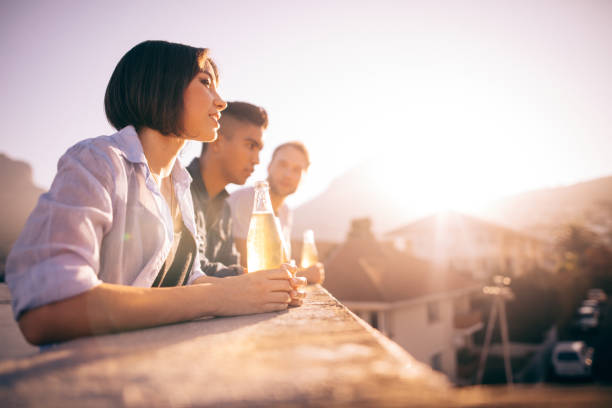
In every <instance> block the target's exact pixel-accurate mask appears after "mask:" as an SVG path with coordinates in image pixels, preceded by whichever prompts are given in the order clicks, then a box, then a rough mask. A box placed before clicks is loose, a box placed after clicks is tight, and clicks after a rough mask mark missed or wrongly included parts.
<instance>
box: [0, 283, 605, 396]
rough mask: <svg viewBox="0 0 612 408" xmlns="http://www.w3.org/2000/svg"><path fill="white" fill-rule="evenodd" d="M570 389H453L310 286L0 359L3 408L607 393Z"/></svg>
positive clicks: (339, 305)
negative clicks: (283, 298) (217, 313)
mask: <svg viewBox="0 0 612 408" xmlns="http://www.w3.org/2000/svg"><path fill="white" fill-rule="evenodd" d="M571 391H572V392H568V391H566V390H557V389H542V388H540V389H538V388H533V387H532V388H527V389H524V390H521V391H519V389H518V388H517V387H515V388H514V389H507V388H486V387H483V388H469V389H455V388H453V387H451V386H450V385H449V383H448V382H447V381H446V379H445V378H444V377H443V376H442V375H441V374H438V373H436V372H434V371H432V370H431V369H430V368H429V367H427V366H425V365H423V364H421V363H419V362H417V361H415V360H414V359H413V358H412V357H410V356H409V355H408V354H407V353H406V352H404V351H403V350H402V349H401V348H400V347H399V346H397V345H396V344H395V343H393V342H391V341H390V340H388V339H386V338H385V337H383V336H382V335H380V334H379V333H378V332H377V331H376V330H374V329H372V328H371V327H369V326H368V325H367V324H365V323H364V322H363V321H361V320H360V319H359V318H357V317H356V316H355V315H353V314H352V313H351V312H350V311H348V309H346V308H345V307H344V306H343V305H342V304H340V303H339V302H338V301H336V300H335V299H334V298H333V297H332V296H330V295H329V293H327V291H325V290H324V289H322V288H321V287H319V286H313V287H309V288H308V297H307V300H306V302H305V304H304V305H303V306H302V307H301V308H296V309H291V310H289V311H287V312H284V313H268V314H261V315H252V316H240V317H232V318H217V319H208V320H199V321H195V322H188V323H183V324H176V325H170V326H163V327H157V328H153V329H148V330H139V331H134V332H128V333H121V334H116V335H107V336H98V337H91V338H86V339H80V340H75V341H71V342H66V343H63V344H60V345H56V346H53V347H51V348H49V349H47V350H45V351H44V352H39V353H36V354H35V355H32V356H25V357H20V358H9V359H5V360H3V361H0V401H3V403H2V405H3V406H24V407H29V406H46V407H47V406H62V407H65V406H88V407H97V406H100V407H107V406H113V407H116V406H128V407H156V406H164V407H165V406H177V407H183V406H197V407H209V406H210V407H213V406H214V407H234V406H261V407H264V406H265V407H269V406H311V407H366V406H367V407H369V406H376V407H399V406H427V407H429V406H436V407H448V406H457V407H465V406H508V407H509V406H513V407H515V406H542V407H543V406H577V404H578V405H582V406H602V407H603V406H612V405H609V404H612V392H610V391H609V390H608V389H596V388H588V389H582V388H581V389H573V390H571ZM523 403H525V404H524V405H523Z"/></svg>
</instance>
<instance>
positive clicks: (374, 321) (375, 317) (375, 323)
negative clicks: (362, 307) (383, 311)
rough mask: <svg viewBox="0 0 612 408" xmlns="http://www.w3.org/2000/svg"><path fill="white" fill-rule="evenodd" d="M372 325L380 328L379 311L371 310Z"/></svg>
mask: <svg viewBox="0 0 612 408" xmlns="http://www.w3.org/2000/svg"><path fill="white" fill-rule="evenodd" d="M370 326H372V327H373V328H375V329H378V312H370Z"/></svg>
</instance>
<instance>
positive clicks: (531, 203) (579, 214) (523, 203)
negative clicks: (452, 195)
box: [482, 177, 612, 235]
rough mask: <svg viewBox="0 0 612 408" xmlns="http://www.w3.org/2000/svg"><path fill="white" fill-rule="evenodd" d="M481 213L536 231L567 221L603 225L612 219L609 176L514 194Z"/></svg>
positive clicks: (505, 222)
mask: <svg viewBox="0 0 612 408" xmlns="http://www.w3.org/2000/svg"><path fill="white" fill-rule="evenodd" d="M482 216H483V217H484V218H487V219H490V220H492V221H495V222H497V223H500V224H504V225H507V226H509V227H512V228H514V229H518V230H523V231H528V232H531V233H534V234H536V235H543V234H549V233H550V231H551V230H552V229H554V228H555V227H557V226H558V225H560V224H563V223H568V222H578V223H581V224H584V225H587V226H592V227H597V226H598V225H599V226H601V225H605V224H608V223H610V222H612V177H603V178H598V179H594V180H589V181H584V182H581V183H577V184H573V185H570V186H564V187H557V188H550V189H542V190H535V191H529V192H525V193H522V194H517V195H515V196H511V197H507V198H504V199H501V200H498V201H496V202H494V203H492V204H491V205H490V206H489V207H488V208H487V209H486V211H484V212H483V213H482Z"/></svg>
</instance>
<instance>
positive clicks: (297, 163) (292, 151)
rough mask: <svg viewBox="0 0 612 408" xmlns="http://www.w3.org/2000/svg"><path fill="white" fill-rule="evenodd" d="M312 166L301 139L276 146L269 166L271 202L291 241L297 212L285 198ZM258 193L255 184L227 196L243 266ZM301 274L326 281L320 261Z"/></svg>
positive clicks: (284, 232) (286, 239)
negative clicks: (255, 198)
mask: <svg viewBox="0 0 612 408" xmlns="http://www.w3.org/2000/svg"><path fill="white" fill-rule="evenodd" d="M309 166H310V159H309V155H308V150H306V146H304V144H303V143H301V142H287V143H284V144H281V145H280V146H278V147H277V148H276V149H274V152H273V153H272V160H271V161H270V164H269V165H268V183H269V185H270V201H271V202H272V209H273V210H274V213H275V215H276V216H277V217H278V218H279V220H280V224H281V227H282V234H283V236H284V238H285V241H286V242H287V244H290V243H291V225H292V222H293V214H292V212H291V209H290V208H289V206H287V203H285V199H286V198H287V197H288V196H290V195H291V194H293V193H295V191H296V190H297V188H298V186H299V184H300V181H301V179H302V176H303V175H304V173H305V172H306V170H308V167H309ZM254 194H255V192H254V189H253V187H247V188H243V189H240V190H237V191H235V192H233V193H232V194H231V195H230V196H229V198H228V199H227V201H228V203H229V205H230V207H231V215H232V232H233V235H234V241H235V246H236V249H238V251H239V252H240V255H241V259H242V265H243V266H246V238H247V233H248V231H249V222H250V219H251V213H252V212H253V196H254ZM298 275H299V276H305V277H306V278H307V279H308V282H309V283H322V282H323V279H324V278H325V271H324V269H323V264H321V263H317V264H316V265H313V266H311V267H309V268H307V269H303V270H300V271H299V272H298Z"/></svg>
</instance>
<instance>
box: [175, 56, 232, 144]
mask: <svg viewBox="0 0 612 408" xmlns="http://www.w3.org/2000/svg"><path fill="white" fill-rule="evenodd" d="M226 107H227V104H226V103H225V101H224V100H223V99H221V97H220V96H219V94H218V93H217V78H216V77H215V71H214V70H213V68H212V66H211V65H210V62H208V61H206V63H205V65H204V66H203V67H202V70H201V71H200V72H198V73H197V75H196V76H195V77H194V78H193V79H192V80H191V82H190V83H189V85H188V86H187V89H185V93H184V94H183V118H182V119H183V122H182V123H183V132H184V134H183V136H184V137H185V138H187V139H191V140H197V141H200V142H212V141H214V140H215V139H216V138H217V129H219V118H220V117H221V114H220V113H219V112H221V111H222V110H223V109H225V108H226Z"/></svg>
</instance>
